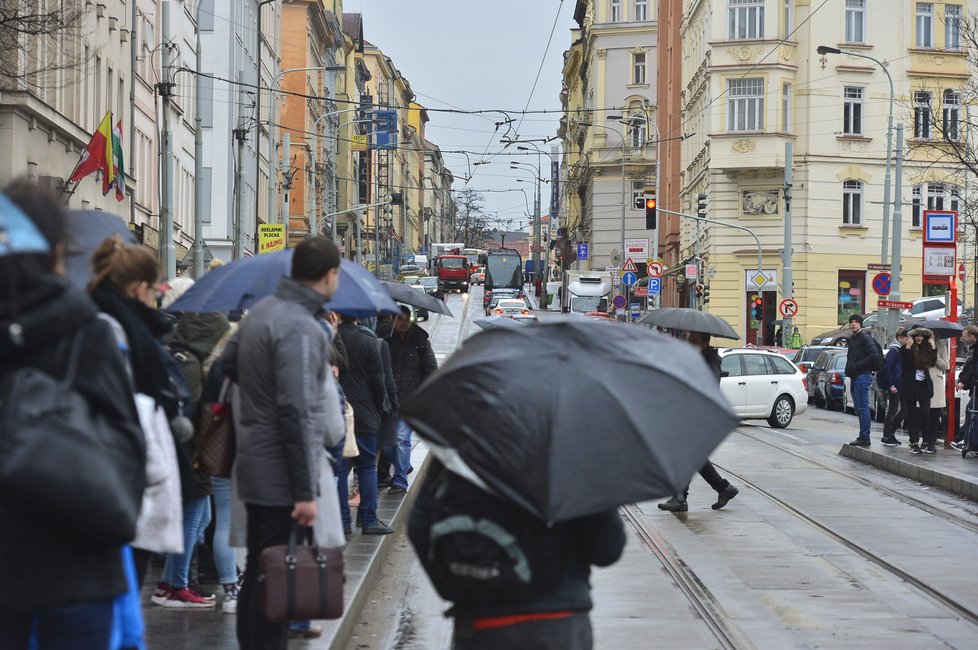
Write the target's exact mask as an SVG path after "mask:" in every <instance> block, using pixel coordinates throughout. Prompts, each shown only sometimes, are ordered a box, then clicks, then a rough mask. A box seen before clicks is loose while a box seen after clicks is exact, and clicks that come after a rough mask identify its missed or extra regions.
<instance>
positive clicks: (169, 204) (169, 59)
mask: <svg viewBox="0 0 978 650" xmlns="http://www.w3.org/2000/svg"><path fill="white" fill-rule="evenodd" d="M172 4H173V3H172V2H170V1H169V0H164V2H163V80H162V81H161V82H160V83H158V84H156V89H157V92H158V93H159V95H160V97H161V98H162V99H163V133H162V135H161V139H162V140H163V143H162V144H163V166H162V169H161V170H160V171H161V173H162V176H163V183H162V186H163V195H162V197H161V200H160V244H159V245H160V266H162V267H163V275H164V276H165V277H166V278H168V279H171V280H172V279H173V278H175V277H177V260H176V249H175V247H174V245H173V132H172V131H171V130H170V98H171V97H172V96H173V81H172V78H173V76H172V75H173V73H172V71H171V68H172V66H173V48H174V45H173V43H172V37H171V33H172V32H171V31H170V7H171V5H172Z"/></svg>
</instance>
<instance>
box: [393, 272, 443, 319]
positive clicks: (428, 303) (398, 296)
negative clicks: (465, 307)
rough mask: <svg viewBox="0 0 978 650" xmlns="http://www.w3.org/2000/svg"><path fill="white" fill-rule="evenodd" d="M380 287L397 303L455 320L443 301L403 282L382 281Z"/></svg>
mask: <svg viewBox="0 0 978 650" xmlns="http://www.w3.org/2000/svg"><path fill="white" fill-rule="evenodd" d="M380 285H381V286H382V287H384V290H385V291H386V292H387V294H388V295H389V296H390V297H391V298H393V299H394V300H396V301H398V302H403V303H404V304H405V305H411V306H413V307H420V308H421V309H427V310H428V311H430V312H433V313H436V314H445V315H446V316H451V317H452V318H455V316H454V315H452V312H451V311H450V310H449V309H448V305H446V304H445V301H443V300H439V299H438V298H435V297H434V296H432V295H429V294H428V293H427V292H425V291H423V290H421V289H415V288H414V287H413V286H408V285H406V284H404V283H403V282H387V281H382V282H381V283H380Z"/></svg>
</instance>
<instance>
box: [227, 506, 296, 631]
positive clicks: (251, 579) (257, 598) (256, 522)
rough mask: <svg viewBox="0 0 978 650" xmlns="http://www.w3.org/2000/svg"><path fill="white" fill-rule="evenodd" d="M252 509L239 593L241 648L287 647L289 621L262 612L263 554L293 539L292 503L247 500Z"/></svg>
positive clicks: (238, 623) (249, 511)
mask: <svg viewBox="0 0 978 650" xmlns="http://www.w3.org/2000/svg"><path fill="white" fill-rule="evenodd" d="M245 507H246V508H247V509H248V559H247V561H246V562H245V572H244V582H243V583H242V585H241V593H240V594H239V595H238V620H237V633H238V647H239V648H241V650H285V648H286V644H287V643H288V640H289V625H288V623H271V622H269V621H268V620H266V619H265V617H264V615H263V614H262V596H261V585H260V584H259V582H258V577H259V573H260V568H261V567H260V566H259V558H260V556H261V552H262V551H263V550H265V549H266V548H268V547H269V546H280V545H283V544H288V543H289V533H290V532H291V531H292V508H291V507H290V506H285V507H277V506H259V505H255V504H253V503H248V504H245Z"/></svg>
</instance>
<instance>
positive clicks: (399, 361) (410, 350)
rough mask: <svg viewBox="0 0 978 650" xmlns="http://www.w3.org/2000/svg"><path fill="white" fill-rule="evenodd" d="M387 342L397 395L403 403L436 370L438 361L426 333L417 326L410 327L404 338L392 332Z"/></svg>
mask: <svg viewBox="0 0 978 650" xmlns="http://www.w3.org/2000/svg"><path fill="white" fill-rule="evenodd" d="M387 341H388V344H389V345H390V349H391V361H392V362H393V364H394V378H395V379H396V380H397V394H398V396H399V397H400V400H401V403H403V402H404V401H405V400H407V399H408V398H409V397H411V395H412V394H413V393H414V391H415V390H417V388H418V386H420V385H421V384H423V383H424V381H425V380H426V379H427V378H428V377H430V376H431V375H432V374H434V372H435V371H436V370H438V361H437V360H436V359H435V353H434V351H433V350H432V349H431V341H430V340H429V336H428V333H427V332H426V331H424V330H423V329H421V328H420V327H418V326H417V325H411V329H409V330H408V331H407V335H406V336H401V335H400V334H398V333H397V332H396V331H395V332H392V333H391V335H390V338H388V339H387Z"/></svg>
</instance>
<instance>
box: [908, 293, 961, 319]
mask: <svg viewBox="0 0 978 650" xmlns="http://www.w3.org/2000/svg"><path fill="white" fill-rule="evenodd" d="M945 311H947V303H946V302H945V297H944V296H928V297H926V298H917V299H916V300H914V301H913V306H912V307H911V308H910V309H904V310H903V315H904V316H905V317H907V318H909V319H910V321H911V323H910V325H913V321H921V320H940V319H942V318H944V312H945ZM960 315H961V303H958V316H960Z"/></svg>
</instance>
